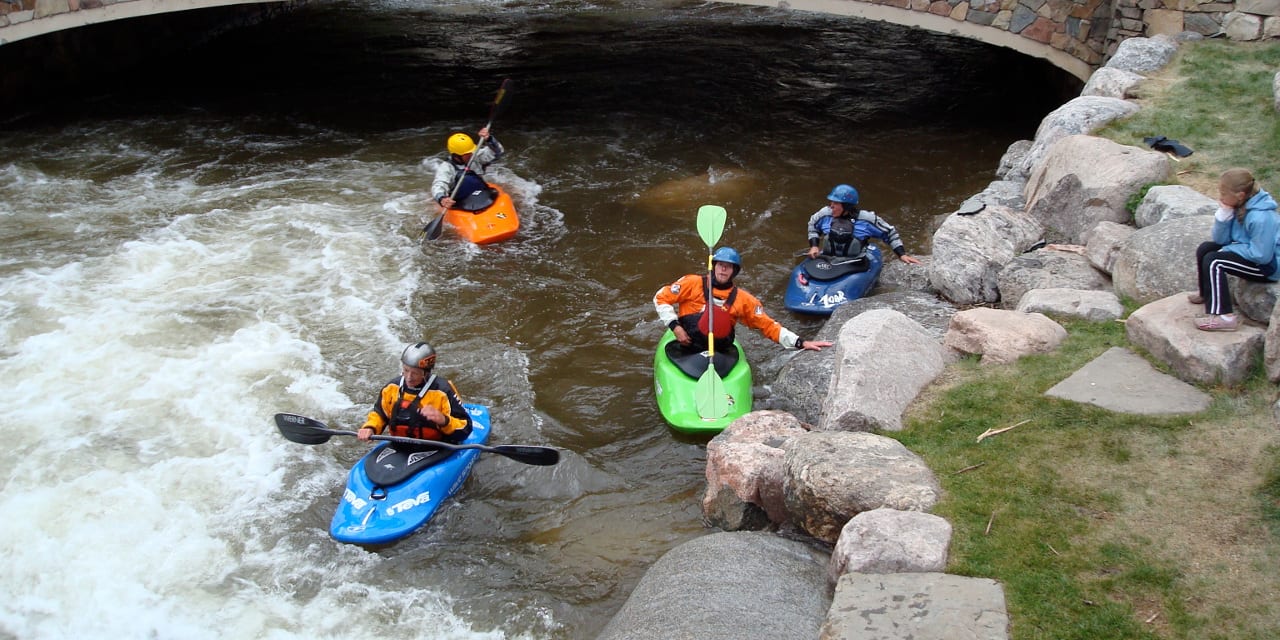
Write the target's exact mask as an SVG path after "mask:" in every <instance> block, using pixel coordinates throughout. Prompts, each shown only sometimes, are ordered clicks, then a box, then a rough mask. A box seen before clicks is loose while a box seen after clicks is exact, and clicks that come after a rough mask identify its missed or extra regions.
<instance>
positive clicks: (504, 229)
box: [444, 183, 520, 244]
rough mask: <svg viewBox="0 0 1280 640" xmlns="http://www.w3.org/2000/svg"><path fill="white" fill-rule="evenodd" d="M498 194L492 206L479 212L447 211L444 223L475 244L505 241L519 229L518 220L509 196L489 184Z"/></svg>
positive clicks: (499, 188)
mask: <svg viewBox="0 0 1280 640" xmlns="http://www.w3.org/2000/svg"><path fill="white" fill-rule="evenodd" d="M489 186H491V187H493V188H494V190H496V191H497V192H498V197H497V199H496V200H494V201H493V204H491V205H489V206H488V207H486V208H484V209H481V210H480V211H463V210H462V209H449V210H448V211H445V213H444V221H445V222H448V223H449V224H451V225H453V228H454V229H457V230H458V235H460V236H462V237H463V238H464V239H465V240H468V241H470V242H474V243H476V244H490V243H493V242H499V241H502V240H506V239H507V238H510V237H511V236H514V235H515V234H516V231H518V230H519V229H520V218H519V217H518V216H516V206H515V205H514V204H513V203H512V202H511V196H509V195H507V192H506V191H503V189H502V187H499V186H498V185H496V184H492V183H491V184H490V185H489Z"/></svg>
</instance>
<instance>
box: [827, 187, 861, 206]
mask: <svg viewBox="0 0 1280 640" xmlns="http://www.w3.org/2000/svg"><path fill="white" fill-rule="evenodd" d="M827 200H830V201H832V202H839V203H841V204H847V205H856V204H858V190H857V189H854V188H853V187H852V186H850V185H847V184H838V185H836V188H834V189H832V190H831V193H830V194H829V195H827Z"/></svg>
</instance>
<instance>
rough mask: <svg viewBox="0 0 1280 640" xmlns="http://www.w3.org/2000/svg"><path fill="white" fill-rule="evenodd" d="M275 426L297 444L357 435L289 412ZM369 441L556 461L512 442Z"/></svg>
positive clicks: (542, 450) (553, 453)
mask: <svg viewBox="0 0 1280 640" xmlns="http://www.w3.org/2000/svg"><path fill="white" fill-rule="evenodd" d="M275 421H276V427H278V428H279V429H280V433H281V435H283V436H284V437H285V438H286V439H288V440H289V441H291V442H297V443H299V444H320V443H323V442H327V441H328V440H329V436H355V437H359V435H360V434H359V433H357V432H355V431H347V430H344V429H330V428H328V426H326V425H325V424H324V423H323V422H320V421H319V420H315V419H313V418H308V417H306V416H300V415H296V414H290V413H277V414H276V416H275ZM369 439H370V440H382V441H386V442H397V443H400V444H411V445H418V446H424V447H429V448H433V449H445V450H447V451H461V450H464V449H475V450H477V451H482V452H486V453H496V454H498V455H500V456H506V457H508V458H511V459H512V460H515V461H517V462H523V463H525V464H533V465H542V466H548V465H553V464H556V463H557V462H559V461H560V452H559V451H557V450H556V449H553V448H551V447H537V446H531V445H514V444H504V445H498V446H493V447H491V446H488V445H483V444H475V443H470V444H453V443H451V442H443V441H440V440H422V439H419V438H405V437H402V436H384V435H380V434H374V435H371V436H369Z"/></svg>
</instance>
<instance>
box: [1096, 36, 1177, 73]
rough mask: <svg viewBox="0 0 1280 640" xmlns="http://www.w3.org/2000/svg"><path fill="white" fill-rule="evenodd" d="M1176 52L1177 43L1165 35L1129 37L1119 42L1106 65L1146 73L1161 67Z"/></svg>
mask: <svg viewBox="0 0 1280 640" xmlns="http://www.w3.org/2000/svg"><path fill="white" fill-rule="evenodd" d="M1177 52H1178V45H1177V44H1175V43H1174V42H1173V40H1172V39H1170V38H1168V37H1166V36H1156V37H1153V38H1129V39H1127V40H1125V41H1123V42H1121V43H1120V46H1119V47H1118V48H1117V49H1116V53H1115V55H1113V56H1111V59H1110V60H1108V61H1107V65H1106V66H1107V68H1110V69H1119V70H1122V71H1132V72H1134V73H1148V72H1151V71H1158V70H1160V69H1163V68H1164V66H1165V65H1167V64H1169V61H1170V60H1172V59H1173V55H1174V54H1175V53H1177Z"/></svg>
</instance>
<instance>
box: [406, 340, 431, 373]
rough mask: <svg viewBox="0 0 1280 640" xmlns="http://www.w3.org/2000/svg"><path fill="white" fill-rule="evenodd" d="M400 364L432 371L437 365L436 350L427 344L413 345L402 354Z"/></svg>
mask: <svg viewBox="0 0 1280 640" xmlns="http://www.w3.org/2000/svg"><path fill="white" fill-rule="evenodd" d="M400 362H403V363H404V364H405V366H409V367H416V368H418V369H423V370H426V371H430V370H431V368H432V367H434V366H435V364H436V350H435V349H432V348H431V345H429V344H427V343H425V342H418V343H414V344H411V345H409V346H407V347H405V348H404V352H403V353H401V354H400Z"/></svg>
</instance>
